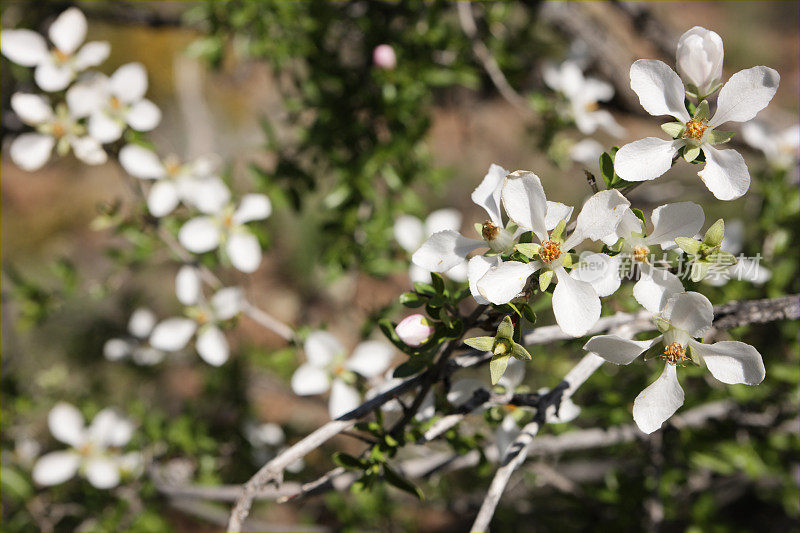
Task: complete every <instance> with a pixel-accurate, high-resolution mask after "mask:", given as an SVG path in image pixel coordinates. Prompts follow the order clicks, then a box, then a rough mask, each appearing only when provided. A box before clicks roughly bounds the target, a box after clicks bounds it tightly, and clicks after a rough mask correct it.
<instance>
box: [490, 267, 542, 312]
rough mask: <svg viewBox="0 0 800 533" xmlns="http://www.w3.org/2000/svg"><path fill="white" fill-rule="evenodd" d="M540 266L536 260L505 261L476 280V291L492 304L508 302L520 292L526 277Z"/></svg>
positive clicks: (526, 280)
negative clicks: (522, 261) (527, 261)
mask: <svg viewBox="0 0 800 533" xmlns="http://www.w3.org/2000/svg"><path fill="white" fill-rule="evenodd" d="M540 267H541V264H540V263H538V262H532V263H521V262H519V261H505V262H503V263H502V264H500V265H498V266H496V267H492V268H490V269H489V270H488V271H487V272H486V274H484V276H483V277H482V278H481V279H480V280H478V283H477V288H478V293H480V295H481V296H483V297H484V298H486V299H487V300H489V301H490V302H492V303H493V304H496V305H501V304H505V303H508V302H510V301H511V300H513V299H514V298H515V297H516V296H517V295H519V294H520V293H521V292H522V289H523V288H524V287H525V284H526V283H527V282H528V278H529V277H530V276H531V274H533V273H534V272H536V270H537V269H539V268H540Z"/></svg>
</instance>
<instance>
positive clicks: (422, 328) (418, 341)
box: [394, 313, 434, 346]
mask: <svg viewBox="0 0 800 533" xmlns="http://www.w3.org/2000/svg"><path fill="white" fill-rule="evenodd" d="M433 330H434V328H433V326H431V324H430V322H428V319H427V318H425V317H424V316H422V315H421V314H419V313H417V314H415V315H411V316H407V317H406V318H404V319H403V320H402V321H401V322H400V323H399V324H397V327H396V328H394V331H395V333H397V336H398V337H400V340H402V341H403V342H404V343H406V344H408V345H409V346H420V345H422V344H425V342H427V340H428V339H430V338H431V335H433Z"/></svg>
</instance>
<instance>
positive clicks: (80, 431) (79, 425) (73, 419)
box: [47, 402, 86, 448]
mask: <svg viewBox="0 0 800 533" xmlns="http://www.w3.org/2000/svg"><path fill="white" fill-rule="evenodd" d="M47 427H49V428H50V433H52V435H53V437H55V438H56V439H58V440H60V441H61V442H63V443H64V444H69V445H70V446H72V447H75V448H77V447H78V446H81V445H82V444H83V443H84V442H85V440H86V430H85V427H84V421H83V415H82V414H81V412H80V411H78V408H77V407H75V406H74V405H71V404H68V403H66V402H59V403H57V404H56V405H55V406H54V407H53V408H52V409H50V412H49V413H48V414H47Z"/></svg>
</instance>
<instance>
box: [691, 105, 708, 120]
mask: <svg viewBox="0 0 800 533" xmlns="http://www.w3.org/2000/svg"><path fill="white" fill-rule="evenodd" d="M709 116H711V114H710V113H709V111H708V100H703V101H702V102H700V104H699V105H698V106H697V109H695V110H694V117H693V118H695V119H697V120H708V117H709Z"/></svg>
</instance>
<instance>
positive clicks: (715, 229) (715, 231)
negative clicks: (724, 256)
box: [703, 219, 725, 246]
mask: <svg viewBox="0 0 800 533" xmlns="http://www.w3.org/2000/svg"><path fill="white" fill-rule="evenodd" d="M724 237H725V221H724V220H723V219H719V220H717V221H716V222H714V224H712V225H711V227H710V228H708V230H707V231H706V234H705V235H703V242H704V243H706V244H707V245H709V246H719V245H720V244H722V239H723V238H724Z"/></svg>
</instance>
